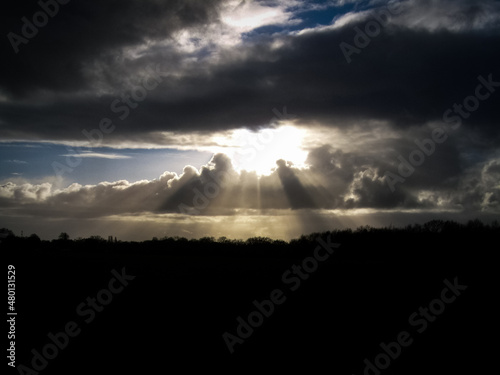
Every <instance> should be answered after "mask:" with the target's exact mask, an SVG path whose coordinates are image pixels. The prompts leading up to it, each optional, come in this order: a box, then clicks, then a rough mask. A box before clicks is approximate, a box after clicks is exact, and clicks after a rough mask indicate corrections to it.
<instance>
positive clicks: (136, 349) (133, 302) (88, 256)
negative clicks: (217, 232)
mask: <svg viewBox="0 0 500 375" xmlns="http://www.w3.org/2000/svg"><path fill="white" fill-rule="evenodd" d="M499 234H500V225H499V224H498V222H493V223H490V224H485V223H482V222H480V221H479V220H473V221H469V222H468V223H465V224H459V223H456V222H452V221H442V220H434V221H430V222H428V223H425V224H423V225H418V224H415V225H409V226H406V227H402V228H394V227H389V228H371V227H360V228H358V229H355V230H351V229H336V230H332V231H328V232H323V233H311V234H308V235H302V236H300V237H298V238H296V239H293V240H291V241H288V242H286V241H280V240H272V239H269V238H262V237H254V238H249V239H247V240H232V239H227V238H218V239H215V238H211V237H205V238H199V239H186V238H182V237H165V238H158V239H156V238H155V239H152V240H148V241H143V242H127V241H120V240H119V239H115V237H114V236H113V237H111V236H110V237H108V238H107V239H104V238H102V237H99V236H92V237H90V238H85V239H83V238H82V239H72V238H71V237H70V236H69V235H68V234H67V233H61V235H60V236H59V238H57V239H54V240H51V241H42V240H40V238H38V236H36V235H30V236H27V237H19V236H15V235H14V233H12V232H10V231H8V230H5V229H3V230H0V238H1V240H2V243H1V246H2V249H1V250H2V252H4V254H8V257H9V263H10V264H13V265H15V267H16V271H17V272H16V278H17V286H16V288H17V289H16V293H17V294H16V295H17V296H18V297H17V298H18V299H17V302H16V306H17V307H18V310H19V314H20V315H19V316H20V318H21V319H22V320H20V323H19V327H18V334H19V335H18V361H19V363H24V364H29V363H30V361H31V358H32V354H31V353H32V352H31V350H32V349H33V348H35V349H38V350H40V349H41V348H42V347H43V345H45V344H46V343H47V342H48V338H47V334H48V333H49V332H59V331H61V330H62V329H63V327H64V325H65V324H66V323H67V322H68V321H70V320H74V321H76V322H77V323H78V324H79V326H80V327H81V329H82V333H81V335H79V336H78V337H76V338H74V339H72V340H71V343H70V344H69V346H68V348H67V349H64V350H63V351H62V353H61V354H60V355H59V356H58V357H57V358H56V359H54V360H51V361H49V364H48V367H47V369H46V370H44V372H43V373H45V374H59V373H60V374H80V373H81V374H89V373H96V372H97V373H156V372H159V371H158V370H160V371H162V372H165V371H167V372H168V370H169V369H171V368H179V366H180V368H183V369H184V370H185V371H183V372H190V371H191V370H192V371H193V372H194V371H196V370H200V369H207V368H210V369H217V371H218V373H225V372H228V373H235V372H241V371H240V369H242V368H248V366H253V367H252V368H255V371H257V370H258V371H259V372H262V371H263V369H269V370H271V371H270V372H272V371H273V370H274V371H275V372H276V373H284V372H287V371H288V370H296V368H297V366H302V368H303V369H304V371H303V372H304V373H322V370H324V369H325V368H326V369H328V371H329V372H331V373H339V374H355V375H361V374H365V375H390V374H398V375H400V374H424V373H425V374H443V373H446V374H451V373H462V372H468V373H478V365H480V364H481V363H482V361H483V358H484V356H485V354H484V350H483V347H482V341H481V340H482V334H483V333H484V332H490V326H489V323H488V321H489V319H488V318H489V316H492V315H493V314H496V311H497V309H496V307H495V306H496V297H495V296H496V295H497V294H498V293H497V290H496V285H497V284H498V283H497V281H496V273H497V268H498V267H497V266H496V265H497V261H496V258H497V257H496V252H497V251H498V239H499V238H500V237H499ZM332 243H335V244H339V245H340V246H339V247H337V248H335V250H334V251H333V252H332V253H331V255H330V256H329V257H328V256H327V257H326V259H324V260H317V261H316V263H315V262H313V261H312V258H313V257H314V256H315V250H316V249H317V248H318V246H323V249H322V250H321V251H320V255H321V256H322V257H324V256H325V254H327V253H326V251H325V250H324V249H325V248H324V245H325V244H327V245H328V244H332ZM321 244H323V245H321ZM299 269H300V270H299ZM112 270H116V271H118V272H122V270H123V272H126V273H127V274H128V275H134V277H135V278H134V280H133V281H131V282H130V285H129V286H127V287H126V288H125V289H124V290H123V291H122V292H120V293H118V294H116V295H114V296H113V300H112V301H111V302H109V303H108V302H106V301H104V302H103V303H102V305H104V304H105V303H107V304H106V305H105V306H103V307H100V308H99V310H96V311H98V312H96V318H95V320H94V321H93V322H92V323H91V324H87V323H85V322H84V321H83V318H82V317H81V316H79V315H78V313H77V310H76V307H77V306H79V305H80V304H81V303H83V302H85V301H87V298H89V297H95V296H99V293H100V291H102V290H103V289H105V288H107V286H108V283H109V280H110V279H111V277H113V274H112V273H111V272H112ZM444 280H448V281H449V282H456V283H458V284H460V285H466V286H467V288H466V290H465V291H464V292H463V293H462V295H460V296H459V297H457V298H456V301H455V302H452V303H451V302H450V303H447V304H446V306H445V307H444V310H443V311H442V312H441V311H440V315H439V317H437V318H435V317H433V316H431V317H429V318H428V326H429V328H427V329H426V330H425V331H424V332H422V333H419V332H418V331H417V329H418V328H419V327H420V323H419V324H418V325H417V326H415V325H411V324H410V321H409V317H410V316H411V315H412V314H414V313H415V312H419V311H420V310H419V309H420V308H427V307H428V306H429V305H430V304H432V301H436V299H439V298H441V296H442V290H443V288H444V287H445V286H446V284H445V283H444ZM273 290H280V291H281V292H282V293H283V295H284V296H285V297H286V301H285V302H284V303H283V304H281V305H279V306H278V305H276V306H274V307H273V313H272V315H271V314H270V316H268V317H266V318H265V319H264V320H263V323H262V324H261V325H259V326H258V327H254V328H252V329H253V333H252V334H251V335H250V334H249V335H248V336H247V337H246V338H245V339H244V341H243V342H242V343H238V344H236V345H235V346H234V349H235V352H234V353H233V354H231V353H230V352H229V350H228V347H227V345H226V343H225V341H224V339H223V336H222V335H223V334H224V333H225V332H229V333H231V334H234V335H237V334H238V327H239V325H240V324H241V321H242V320H243V321H248V319H249V317H250V314H252V313H254V312H255V311H256V306H255V301H258V302H261V301H265V300H269V299H270V296H271V293H272V291H273ZM450 295H451V294H447V295H446V296H447V297H449V296H450ZM432 306H433V309H434V311H435V309H437V308H439V305H436V304H434V305H432ZM101 309H102V311H101ZM420 319H424V318H420ZM426 319H427V318H426ZM495 319H496V317H495ZM419 321H420V322H422V320H419ZM426 324H427V323H426ZM402 331H408V332H409V334H411V337H412V339H413V340H414V343H413V344H411V346H409V347H405V348H404V350H403V351H402V353H401V355H400V356H399V357H398V358H397V359H394V360H391V364H390V366H389V367H388V368H387V369H386V370H384V371H379V372H377V371H376V370H373V369H372V370H368V371H367V370H366V362H365V361H366V360H369V361H371V363H373V361H374V360H375V358H376V356H377V355H379V353H381V352H382V349H381V346H380V345H381V343H382V342H383V343H386V344H387V343H390V342H394V341H395V340H397V337H398V334H399V333H400V332H402ZM492 355H493V357H492V358H494V355H495V354H494V353H492ZM96 363H98V365H96ZM96 366H97V367H96ZM172 366H174V367H172ZM133 368H135V369H136V370H137V371H134V372H132V371H131V369H133ZM291 373H295V372H291Z"/></svg>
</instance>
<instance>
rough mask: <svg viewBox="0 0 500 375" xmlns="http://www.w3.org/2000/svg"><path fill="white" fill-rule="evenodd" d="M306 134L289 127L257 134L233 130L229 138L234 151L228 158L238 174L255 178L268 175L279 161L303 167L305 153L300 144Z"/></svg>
mask: <svg viewBox="0 0 500 375" xmlns="http://www.w3.org/2000/svg"><path fill="white" fill-rule="evenodd" d="M305 133H306V131H305V130H304V129H300V128H296V127H293V126H290V125H286V126H281V127H279V128H276V129H261V130H259V131H258V132H252V131H249V130H246V129H242V130H236V131H234V133H233V135H232V136H233V141H234V143H235V146H236V148H235V149H234V150H233V152H232V155H230V156H231V160H232V162H233V166H234V168H235V169H236V170H238V171H241V170H246V171H254V172H256V173H257V174H258V175H268V174H270V173H271V172H272V170H273V169H274V168H275V167H276V161H277V160H279V159H285V160H286V161H289V162H291V163H293V164H294V165H295V166H297V167H304V166H305V160H306V158H307V151H305V150H304V149H303V148H302V141H303V138H304V136H305Z"/></svg>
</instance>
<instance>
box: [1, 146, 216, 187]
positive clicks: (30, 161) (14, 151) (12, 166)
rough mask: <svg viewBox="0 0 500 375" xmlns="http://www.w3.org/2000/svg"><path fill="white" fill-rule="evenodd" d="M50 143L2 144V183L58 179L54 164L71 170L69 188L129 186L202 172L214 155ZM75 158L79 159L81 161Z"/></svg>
mask: <svg viewBox="0 0 500 375" xmlns="http://www.w3.org/2000/svg"><path fill="white" fill-rule="evenodd" d="M79 152H81V153H80V154H76V153H75V151H73V150H68V147H66V146H64V145H57V144H51V143H18V142H16V143H0V181H3V182H6V181H9V180H11V179H13V178H22V179H26V180H32V179H40V178H45V177H56V173H55V172H54V168H53V163H54V162H56V163H60V164H61V165H63V166H66V167H68V166H72V165H74V168H71V169H72V171H67V172H65V173H64V174H63V178H64V181H65V183H66V184H71V183H75V182H76V183H79V184H82V185H86V184H97V183H99V182H101V181H118V180H127V181H130V182H133V181H138V180H143V179H149V180H151V179H154V178H158V177H159V176H160V175H161V174H162V173H164V172H165V171H169V172H175V173H177V174H181V173H182V171H183V169H184V167H185V166H186V165H193V166H195V167H196V168H199V167H200V166H202V165H205V164H207V163H208V162H209V160H210V158H211V157H212V155H213V154H212V153H211V152H197V151H183V150H175V149H110V148H104V147H101V148H92V149H85V148H81V149H79ZM75 155H77V156H80V155H81V159H79V160H80V162H79V163H78V161H77V160H78V159H76V158H75ZM73 163H74V164H73ZM77 163H78V165H76V164H77Z"/></svg>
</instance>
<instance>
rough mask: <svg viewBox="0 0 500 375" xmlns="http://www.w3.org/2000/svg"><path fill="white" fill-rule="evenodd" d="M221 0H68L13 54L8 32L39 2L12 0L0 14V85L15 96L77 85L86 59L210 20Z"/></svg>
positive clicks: (108, 55)
mask: <svg viewBox="0 0 500 375" xmlns="http://www.w3.org/2000/svg"><path fill="white" fill-rule="evenodd" d="M42 2H43V3H46V2H48V3H51V1H50V0H42ZM220 3H221V1H219V0H214V1H197V0H169V1H159V0H103V1H77V0H73V1H70V2H68V3H67V4H65V5H61V4H60V5H59V10H58V12H57V14H55V15H54V17H51V18H50V19H49V21H48V22H47V24H46V25H45V26H43V27H40V28H39V31H38V33H37V34H36V35H35V36H34V37H33V38H29V41H28V43H27V44H20V45H19V46H18V47H19V52H18V53H17V54H16V53H15V52H14V48H13V47H12V45H11V43H10V42H9V39H8V38H7V35H8V33H10V32H13V33H15V34H17V35H19V36H22V32H21V31H22V26H23V21H22V20H21V19H22V17H26V18H27V19H28V20H29V21H32V20H33V15H34V14H35V13H36V12H39V11H40V10H41V8H40V5H39V4H38V1H36V0H34V1H27V0H22V1H15V2H11V3H9V5H8V10H3V11H2V16H1V20H2V22H1V29H0V30H1V35H2V44H1V49H2V59H1V61H0V69H1V71H2V74H1V76H0V77H1V78H0V87H1V88H2V89H3V91H5V92H6V93H7V94H9V95H14V96H15V97H17V98H19V97H23V96H26V95H29V94H30V93H32V91H34V90H49V91H58V92H74V91H78V90H80V89H83V88H85V87H87V84H88V83H89V82H87V78H86V77H85V75H84V74H83V71H82V67H83V65H84V64H85V63H89V62H92V61H94V60H95V59H97V60H103V61H106V59H109V58H115V57H119V53H120V48H123V47H126V46H134V45H138V44H142V43H145V42H147V41H148V40H158V39H164V38H169V37H171V35H172V33H173V32H175V31H176V30H179V29H182V28H189V27H199V26H202V25H204V24H207V23H211V22H214V21H216V19H217V16H218V11H217V9H218V6H219V4H220ZM52 9H54V6H53V5H52ZM6 72H8V74H6Z"/></svg>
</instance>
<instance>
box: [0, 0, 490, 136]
mask: <svg viewBox="0 0 500 375" xmlns="http://www.w3.org/2000/svg"><path fill="white" fill-rule="evenodd" d="M427 3H428V6H429V7H430V6H431V5H432V6H433V7H434V8H436V9H441V8H443V4H444V5H447V4H448V5H450V12H449V14H447V15H446V17H447V18H446V19H449V18H450V17H453V16H456V17H458V18H457V19H456V23H457V25H458V24H460V25H462V27H461V28H460V29H459V30H452V31H450V30H449V29H447V28H437V29H432V30H429V29H428V28H425V27H421V25H417V26H418V27H417V26H415V27H412V26H411V25H412V20H414V19H420V18H422V14H420V13H417V10H416V9H421V7H420V3H415V2H409V4H410V5H411V7H409V8H407V9H406V10H405V11H403V12H402V13H401V14H400V15H397V16H394V18H393V20H392V21H391V24H388V25H386V26H385V27H383V28H382V31H381V33H380V34H379V35H377V36H376V37H373V38H372V40H371V42H370V44H369V45H368V46H367V47H365V48H363V49H362V50H361V53H359V54H354V55H352V56H351V57H352V62H351V63H350V64H349V63H347V61H346V59H345V57H344V55H343V53H342V51H341V49H340V48H339V44H340V43H341V42H347V43H350V44H352V45H354V37H355V35H356V30H355V27H356V26H359V27H360V28H361V29H363V28H364V26H365V24H366V19H365V20H363V21H362V22H358V23H348V24H346V25H344V26H343V27H341V28H337V29H333V30H331V29H330V30H324V31H321V32H318V31H316V32H309V33H303V34H300V35H293V36H290V35H288V36H287V35H275V36H272V37H271V36H260V37H259V38H260V39H258V40H252V41H249V42H248V43H244V44H243V45H241V46H239V47H237V48H234V49H232V50H230V51H226V50H224V51H222V52H221V53H220V59H221V60H220V62H219V63H218V64H216V65H214V64H210V63H207V62H205V60H203V58H200V60H199V65H197V64H194V65H193V64H191V65H189V66H187V65H186V66H184V65H182V63H181V61H182V58H183V57H185V56H184V55H185V53H184V52H182V51H181V50H176V49H175V48H172V47H169V48H166V49H165V50H162V49H161V48H158V47H155V49H153V50H152V51H148V53H144V54H143V56H141V57H140V58H139V59H138V60H137V61H134V62H132V61H125V62H123V63H117V62H116V59H115V57H117V56H118V57H119V55H120V53H121V52H120V49H121V48H123V47H125V46H131V45H139V44H141V43H142V42H144V41H145V40H146V38H151V39H161V38H168V37H169V36H170V35H171V33H172V32H173V31H176V30H179V29H180V28H184V27H191V26H192V27H195V26H198V25H202V24H206V23H209V22H216V20H217V6H216V5H213V4H217V3H215V2H194V1H191V2H184V1H182V2H181V1H173V2H146V4H147V5H143V4H144V2H140V4H141V5H140V6H139V5H138V4H139V2H134V1H125V2H122V1H120V2H117V3H116V4H115V3H113V2H104V3H98V4H96V5H90V4H88V3H85V2H82V3H77V2H75V4H73V3H70V4H68V5H65V6H64V8H61V10H60V12H61V14H59V15H58V16H57V17H54V18H53V19H52V20H51V23H50V24H49V25H47V26H46V27H45V28H44V29H43V30H41V31H40V35H39V36H37V37H36V38H35V39H33V40H32V41H30V43H29V44H28V45H26V46H23V48H22V51H21V52H20V53H19V54H17V55H15V54H13V53H7V54H6V55H7V58H6V59H5V60H2V61H3V62H2V64H3V67H2V71H3V72H6V71H10V72H12V73H11V74H8V75H6V74H2V80H1V81H0V85H1V86H0V87H1V88H2V90H3V92H4V94H5V95H7V96H9V95H14V94H16V95H17V98H23V97H24V100H21V99H19V100H18V101H17V102H15V101H4V102H0V116H1V117H0V118H1V120H2V122H3V125H1V128H0V134H1V135H2V136H3V137H5V138H16V137H17V138H24V137H25V138H30V139H73V140H82V135H81V131H82V129H84V128H89V127H92V126H94V127H97V126H98V122H99V120H100V118H102V117H113V116H114V118H116V117H117V114H115V113H112V112H111V111H110V103H112V102H113V101H114V100H116V99H117V98H120V96H119V93H121V92H123V91H126V87H127V86H126V85H124V84H123V82H124V81H127V82H128V81H130V80H133V79H134V77H135V76H137V77H138V76H139V75H140V74H142V73H143V71H145V70H146V67H147V66H148V65H149V64H160V63H161V64H163V67H164V69H166V71H170V70H172V69H173V70H174V71H176V72H177V73H178V74H176V75H171V76H167V75H166V76H165V77H164V79H163V81H162V82H161V84H160V85H159V86H158V88H156V89H155V90H153V91H151V92H148V97H147V99H146V100H144V101H143V102H141V103H140V104H139V106H138V108H137V109H134V110H133V113H132V115H131V116H130V117H129V118H127V119H126V120H125V121H123V122H120V128H119V129H120V130H119V132H116V133H115V134H111V135H110V136H108V137H107V142H113V141H116V142H118V141H119V139H129V140H133V139H135V138H136V137H137V138H141V137H145V135H146V133H148V132H153V131H183V132H189V131H200V130H201V131H203V130H215V129H229V128H238V127H259V126H264V125H266V124H268V123H269V122H270V118H271V117H272V116H270V110H271V109H272V108H274V107H278V108H280V107H281V106H282V105H284V104H286V105H287V106H288V108H289V109H290V111H292V109H293V113H294V114H296V115H297V117H298V118H299V119H300V121H301V122H303V123H305V124H307V123H310V122H319V123H321V124H324V125H329V126H340V127H341V126H350V125H351V124H353V123H355V122H358V121H363V120H366V119H378V120H385V121H388V122H389V123H390V124H392V126H393V127H394V128H406V127H408V126H412V125H422V124H424V123H426V122H428V121H440V120H441V119H442V117H443V113H444V112H445V111H446V110H447V109H448V108H451V107H452V106H453V104H454V103H458V104H461V103H462V102H463V100H464V99H465V98H466V97H468V96H470V95H474V91H475V88H476V87H477V85H478V79H477V78H478V76H480V75H481V76H483V77H484V78H485V79H488V76H489V75H490V74H491V77H492V80H493V81H495V82H499V81H500V68H499V66H500V65H499V64H498V61H500V52H499V49H498V48H496V46H498V45H500V33H499V30H500V26H499V25H498V22H496V23H495V22H489V23H487V26H488V27H485V28H479V27H472V26H470V25H475V24H477V21H474V20H477V19H481V16H484V14H485V12H489V14H493V15H495V16H498V15H499V14H500V12H499V11H498V9H499V7H498V6H497V5H495V4H497V3H495V2H491V1H478V2H477V3H476V4H475V6H474V7H471V6H470V4H468V3H467V2H463V1H460V2H456V3H450V2H448V1H440V2H439V1H430V2H427ZM207 4H212V5H207ZM440 4H441V7H440V8H439V7H438V5H440ZM451 4H453V6H452V5H451ZM94 6H95V7H96V8H93V7H94ZM417 6H418V7H417ZM66 7H67V8H66ZM26 12H27V13H28V14H30V13H29V11H26ZM495 12H496V13H495ZM63 13H64V14H63ZM438 15H439V14H438ZM443 17H444V16H443ZM369 18H370V17H369V16H368V19H369ZM424 18H425V17H424ZM436 18H437V20H432V19H431V17H427V19H428V20H429V21H428V22H429V23H430V24H432V23H433V22H435V21H436V22H437V21H439V17H436ZM398 20H405V22H407V23H408V26H403V25H402V24H401V22H399V21H398ZM472 21H474V22H472ZM8 25H9V26H8V27H9V28H14V26H15V25H17V26H19V13H16V15H15V16H12V17H10V18H9V22H8ZM5 39H6V38H5ZM276 40H281V41H283V43H284V45H283V46H282V47H280V48H277V47H276V46H275V44H273V43H274V42H275V41H276ZM207 53H209V52H207ZM91 62H92V64H93V65H92V64H90V63H91ZM83 63H88V64H90V65H86V69H87V74H84V73H83V71H84V69H83V66H82V64H83ZM96 66H97V67H98V68H96ZM89 69H90V70H89ZM92 69H94V70H92ZM95 69H97V70H98V73H97V71H96V70H95ZM101 84H102V85H104V86H106V87H111V88H114V89H115V90H116V92H115V93H109V91H108V92H104V93H100V94H97V93H95V92H93V91H92V90H95V89H96V87H98V86H99V85H101ZM37 89H38V90H48V92H52V93H53V94H54V95H55V97H54V99H53V100H48V99H47V97H46V96H44V97H41V96H36V95H35V96H34V97H33V96H30V94H33V93H36V90H37ZM83 89H88V90H90V91H87V92H86V94H81V92H82V91H81V90H83ZM497 90H498V89H497ZM61 92H66V93H68V95H65V96H64V97H61V96H58V95H59V94H60V93H61ZM77 92H78V93H79V94H78V95H77ZM49 97H50V96H49ZM499 104H500V95H498V92H497V93H494V94H492V95H491V97H490V98H489V99H488V100H486V101H483V102H481V103H480V108H479V109H478V110H477V111H475V112H474V113H473V114H472V116H471V118H470V119H467V121H466V123H467V126H468V127H471V128H474V127H475V128H476V129H477V131H478V133H479V134H481V135H483V136H484V137H488V138H490V139H491V137H493V138H496V139H497V140H498V135H499V134H498V131H497V128H498V127H497V126H496V125H495V124H496V123H497V122H498V120H500V117H499V113H498V111H497V110H496V108H498V106H499Z"/></svg>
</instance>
